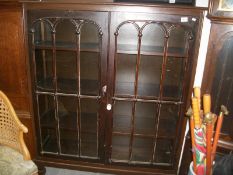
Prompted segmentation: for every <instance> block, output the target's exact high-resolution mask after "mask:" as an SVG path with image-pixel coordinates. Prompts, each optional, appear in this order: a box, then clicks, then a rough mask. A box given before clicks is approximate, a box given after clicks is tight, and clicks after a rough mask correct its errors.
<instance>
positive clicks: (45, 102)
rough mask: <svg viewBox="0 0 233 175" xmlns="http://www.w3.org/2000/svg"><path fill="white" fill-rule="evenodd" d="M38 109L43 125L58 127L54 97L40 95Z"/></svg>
mask: <svg viewBox="0 0 233 175" xmlns="http://www.w3.org/2000/svg"><path fill="white" fill-rule="evenodd" d="M38 110H39V118H40V125H41V127H46V128H53V129H55V128H56V119H55V106H54V97H53V96H51V95H38Z"/></svg>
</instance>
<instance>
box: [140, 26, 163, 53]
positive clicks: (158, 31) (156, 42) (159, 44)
mask: <svg viewBox="0 0 233 175" xmlns="http://www.w3.org/2000/svg"><path fill="white" fill-rule="evenodd" d="M164 37H165V34H164V31H163V29H162V28H161V26H160V25H158V24H149V25H147V26H146V27H145V28H144V29H143V31H142V44H141V54H152V53H163V50H164Z"/></svg>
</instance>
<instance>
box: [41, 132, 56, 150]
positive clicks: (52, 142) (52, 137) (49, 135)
mask: <svg viewBox="0 0 233 175" xmlns="http://www.w3.org/2000/svg"><path fill="white" fill-rule="evenodd" d="M41 145H42V151H45V152H52V153H58V146H57V136H56V130H55V129H49V128H48V129H47V128H42V129H41Z"/></svg>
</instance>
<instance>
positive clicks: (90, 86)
mask: <svg viewBox="0 0 233 175" xmlns="http://www.w3.org/2000/svg"><path fill="white" fill-rule="evenodd" d="M99 64H100V63H99V54H98V53H96V52H81V55H80V78H81V82H80V83H81V94H83V95H98V94H99V81H100V80H99Z"/></svg>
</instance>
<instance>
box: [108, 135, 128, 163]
mask: <svg viewBox="0 0 233 175" xmlns="http://www.w3.org/2000/svg"><path fill="white" fill-rule="evenodd" d="M129 142H130V137H129V136H119V135H113V136H112V155H111V159H113V160H114V159H115V160H128V159H129Z"/></svg>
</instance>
